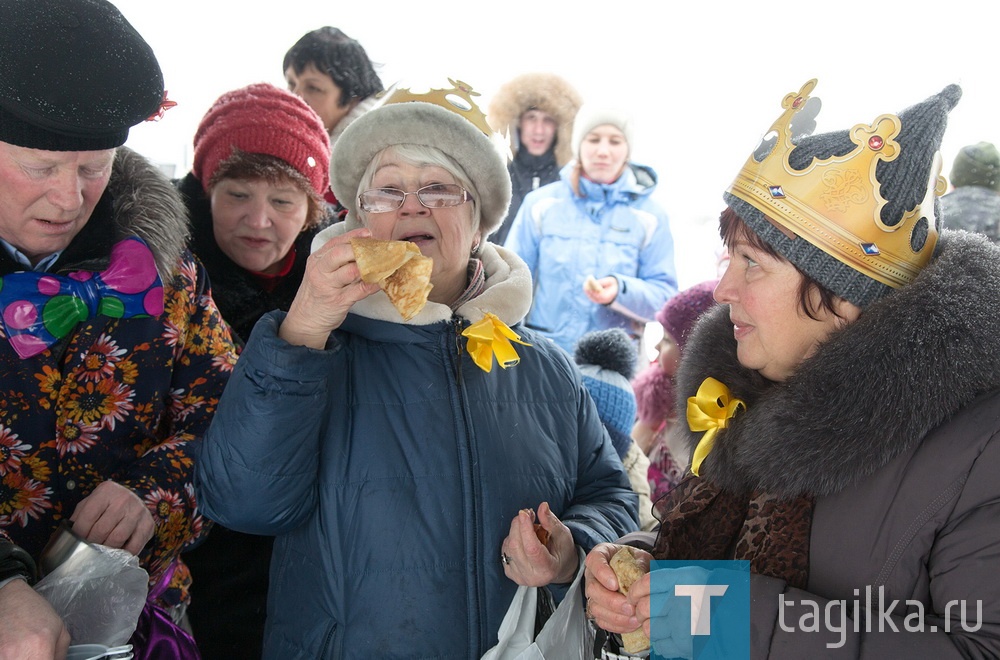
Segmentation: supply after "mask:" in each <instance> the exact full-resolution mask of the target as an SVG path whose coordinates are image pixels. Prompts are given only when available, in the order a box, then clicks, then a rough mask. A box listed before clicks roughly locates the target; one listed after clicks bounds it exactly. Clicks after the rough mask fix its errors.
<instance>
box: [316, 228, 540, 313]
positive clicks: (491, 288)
mask: <svg viewBox="0 0 1000 660" xmlns="http://www.w3.org/2000/svg"><path fill="white" fill-rule="evenodd" d="M346 231H347V227H346V225H345V224H344V223H343V222H338V223H337V224H335V225H332V226H330V227H328V228H327V229H324V230H323V231H321V232H320V233H319V234H317V236H316V238H315V239H313V244H312V250H313V251H314V252H315V251H316V249H317V248H318V247H320V246H321V245H323V244H324V243H326V242H327V241H328V240H330V239H331V238H333V237H334V236H340V235H342V234H344V233H345V232H346ZM478 256H479V258H480V259H482V261H483V268H484V270H485V271H486V290H485V291H483V292H482V293H481V294H480V295H478V296H476V297H475V298H473V299H472V300H470V301H469V302H467V303H465V304H464V305H462V306H461V307H459V308H458V309H457V310H455V313H454V314H455V315H457V316H460V317H462V318H465V319H467V320H469V321H470V322H472V323H476V322H477V321H479V320H481V319H482V318H483V316H485V314H486V312H490V313H492V314H496V315H497V317H498V318H499V319H500V320H501V321H503V322H504V323H506V324H507V325H514V324H515V323H519V322H521V321H522V320H523V319H524V317H525V316H527V315H528V310H529V309H530V308H531V291H532V289H531V272H530V271H529V270H528V265H527V264H525V263H524V261H522V260H521V258H520V257H519V256H517V255H516V254H514V253H513V252H511V251H510V250H507V249H505V248H502V247H500V246H499V245H494V244H493V243H490V242H488V241H483V242H482V244H481V246H480V248H479V255H478ZM351 313H352V314H357V315H358V316H364V317H366V318H371V319H376V320H379V321H391V322H393V323H405V324H406V325H430V324H431V323H438V322H440V321H448V320H450V319H451V318H452V311H451V308H450V307H448V306H447V305H442V304H440V303H434V302H428V303H427V305H426V306H424V308H423V309H422V310H421V311H420V313H419V314H417V315H416V316H414V317H413V318H412V319H410V320H409V321H403V320H402V317H400V315H399V312H397V311H396V308H395V307H393V306H392V303H391V302H389V298H388V296H386V295H385V293H384V292H383V291H378V292H376V293H374V294H372V295H370V296H368V297H367V298H364V299H362V300H360V301H358V302H356V303H354V306H353V307H352V308H351Z"/></svg>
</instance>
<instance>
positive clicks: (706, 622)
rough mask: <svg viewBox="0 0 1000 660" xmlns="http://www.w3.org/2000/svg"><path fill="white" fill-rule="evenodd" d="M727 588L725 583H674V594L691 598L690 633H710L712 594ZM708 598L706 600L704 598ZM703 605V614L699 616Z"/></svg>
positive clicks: (721, 593) (724, 590)
mask: <svg viewBox="0 0 1000 660" xmlns="http://www.w3.org/2000/svg"><path fill="white" fill-rule="evenodd" d="M727 589H729V585H727V584H678V585H674V595H675V596H689V597H690V598H691V634H692V635H711V634H712V607H711V598H712V596H721V595H723V594H724V593H726V590H727ZM706 598H708V599H709V600H708V602H707V603H706V602H705V599H706ZM703 604H704V605H705V608H704V612H705V616H704V617H702V616H701V612H702V605H703Z"/></svg>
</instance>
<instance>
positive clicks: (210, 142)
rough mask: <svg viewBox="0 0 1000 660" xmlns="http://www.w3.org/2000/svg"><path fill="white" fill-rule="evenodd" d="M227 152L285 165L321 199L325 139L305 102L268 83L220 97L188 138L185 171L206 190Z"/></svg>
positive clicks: (325, 165) (327, 142) (325, 167)
mask: <svg viewBox="0 0 1000 660" xmlns="http://www.w3.org/2000/svg"><path fill="white" fill-rule="evenodd" d="M233 149H239V150H241V151H244V152H246V153H251V154H264V155H267V156H274V157H275V158H280V159H281V160H283V161H285V162H286V163H288V164H289V165H291V166H292V167H294V168H295V169H296V170H298V171H299V172H300V173H301V174H302V176H304V177H305V178H306V179H307V180H308V181H309V183H310V184H311V185H312V188H313V190H314V191H315V192H316V194H318V195H320V196H322V195H323V193H325V192H326V189H327V187H328V186H329V182H330V178H329V177H330V175H329V167H330V136H329V135H328V134H327V132H326V128H325V127H324V126H323V121H322V120H321V119H320V118H319V115H317V114H316V112H315V111H314V110H313V109H312V108H310V107H309V106H308V105H307V104H306V102H305V101H303V100H302V99H300V98H299V97H298V96H296V95H295V94H292V93H291V92H289V91H287V90H284V89H281V88H279V87H276V86H274V85H272V84H270V83H255V84H253V85H248V86H246V87H241V88H240V89H236V90H233V91H231V92H227V93H225V94H223V95H222V96H220V97H219V98H218V99H217V100H216V101H215V103H213V104H212V107H211V108H209V110H208V112H207V113H205V116H204V117H203V118H202V120H201V123H200V124H199V125H198V130H197V131H195V134H194V163H193V165H192V168H191V171H192V172H193V173H194V175H195V177H197V178H198V180H199V181H201V185H202V186H203V187H204V188H205V189H206V191H207V189H208V185H209V184H210V183H211V181H212V175H213V174H215V171H216V169H218V167H219V164H220V163H222V162H223V161H225V160H226V159H227V158H229V157H230V156H231V155H232V153H233Z"/></svg>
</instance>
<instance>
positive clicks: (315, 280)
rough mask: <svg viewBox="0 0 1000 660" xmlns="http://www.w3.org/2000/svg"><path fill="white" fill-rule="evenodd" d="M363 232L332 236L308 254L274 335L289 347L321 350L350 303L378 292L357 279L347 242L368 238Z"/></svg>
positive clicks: (368, 234)
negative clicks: (291, 299) (300, 282)
mask: <svg viewBox="0 0 1000 660" xmlns="http://www.w3.org/2000/svg"><path fill="white" fill-rule="evenodd" d="M370 236H371V232H370V231H369V230H367V229H355V230H353V231H349V232H347V233H346V234H343V235H341V236H334V237H333V238H331V239H330V240H329V241H327V242H326V243H324V244H323V246H322V247H320V248H319V249H318V250H316V251H315V252H313V253H312V254H311V255H309V259H308V260H307V261H306V271H305V274H304V275H303V276H302V284H300V285H299V290H298V292H297V293H296V294H295V299H294V300H293V301H292V304H291V306H290V307H289V309H288V315H287V316H286V317H285V320H284V321H283V322H282V324H281V328H280V329H279V330H278V335H279V336H280V337H281V338H282V339H284V340H285V341H287V342H288V343H290V344H296V345H299V346H309V347H310V348H317V349H322V348H324V347H325V346H326V341H327V338H328V337H329V336H330V333H331V332H332V331H334V330H336V329H337V328H339V327H340V324H341V323H343V322H344V319H345V318H347V312H348V311H350V309H351V307H352V306H353V305H354V303H356V302H358V301H359V300H361V299H362V298H367V297H368V296H370V295H371V294H373V293H375V292H376V291H378V290H379V287H378V284H367V283H365V282H364V281H362V280H361V271H360V270H359V269H358V264H357V262H355V260H354V250H352V249H351V239H352V238H354V237H370Z"/></svg>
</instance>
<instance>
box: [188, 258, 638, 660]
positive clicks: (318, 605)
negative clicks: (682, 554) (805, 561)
mask: <svg viewBox="0 0 1000 660" xmlns="http://www.w3.org/2000/svg"><path fill="white" fill-rule="evenodd" d="M483 260H484V264H485V267H486V272H487V274H488V277H487V283H486V285H487V289H486V291H485V292H484V293H483V294H481V295H480V296H478V297H477V298H475V299H473V300H472V301H471V302H469V303H466V304H465V305H463V306H462V307H460V308H459V309H458V311H457V312H455V313H454V314H453V313H452V312H451V310H450V309H449V308H448V307H446V306H444V305H437V304H435V303H428V305H427V307H425V308H424V310H423V311H422V312H421V313H420V314H419V315H418V316H417V317H415V318H414V319H412V320H411V321H410V322H408V323H405V324H404V323H402V322H399V316H398V314H396V313H395V312H394V311H393V310H392V308H391V306H390V305H389V304H388V299H387V298H385V296H384V294H383V293H381V292H379V293H377V294H375V295H373V296H371V297H369V298H367V299H365V300H363V301H361V302H360V303H358V304H356V305H355V307H354V308H353V310H352V314H350V315H349V316H348V318H347V319H346V321H345V322H344V324H343V325H342V326H341V327H340V328H339V329H338V330H336V331H335V332H334V333H333V334H331V336H330V339H329V342H328V344H327V348H326V350H322V351H319V350H313V349H309V348H305V347H301V346H291V345H289V344H287V343H285V342H284V341H283V340H281V339H280V338H279V337H278V336H277V330H278V327H279V325H280V323H281V321H282V318H283V315H282V314H281V313H279V312H274V313H272V314H270V315H268V316H265V317H264V318H263V319H262V320H261V322H260V323H259V324H258V325H257V327H256V328H255V330H254V332H253V334H252V335H251V338H250V341H249V342H248V344H247V346H246V349H245V350H244V352H243V354H242V356H241V357H240V360H239V362H238V364H237V367H236V372H235V373H234V374H233V377H232V379H231V381H230V383H231V385H230V387H229V388H228V389H227V390H226V393H225V395H224V396H223V398H222V401H221V402H220V406H219V411H218V413H217V415H216V417H215V420H214V422H213V424H212V426H211V429H210V430H209V432H208V435H207V437H206V439H205V443H204V448H203V453H202V456H201V459H200V462H199V465H198V469H197V495H198V501H199V504H200V505H201V506H202V507H203V509H204V512H205V513H206V515H208V516H209V517H211V518H212V519H214V520H218V521H220V522H221V523H222V524H224V525H225V526H227V527H230V528H233V529H236V530H240V531H245V532H250V533H257V534H272V535H276V536H277V540H276V543H275V550H274V558H273V560H272V564H271V590H270V594H269V601H268V613H267V628H266V632H265V641H264V646H265V651H264V655H265V657H266V658H340V657H369V658H397V657H411V658H412V657H435V658H445V657H451V658H478V657H479V656H480V655H481V654H482V653H483V652H484V651H485V650H486V649H487V648H488V647H490V646H491V645H493V644H495V643H496V640H497V632H498V629H499V626H500V622H501V620H502V618H503V616H504V613H505V612H506V610H507V607H508V605H509V603H510V601H511V599H512V597H513V594H514V591H515V590H516V585H515V584H514V582H512V581H511V580H510V579H508V578H507V577H506V576H505V574H504V571H503V567H502V565H501V562H500V548H501V544H502V542H503V539H504V538H505V537H506V536H507V535H508V533H509V532H510V524H511V521H512V519H513V518H514V517H515V516H516V515H517V512H518V511H519V510H520V509H522V508H527V507H530V508H534V509H536V510H537V508H538V506H539V504H540V503H541V502H549V504H550V505H551V507H552V509H553V511H554V512H555V513H556V515H557V516H559V518H560V519H561V520H562V521H563V522H564V523H565V524H566V525H567V526H568V527H569V528H570V530H571V531H572V534H573V538H574V540H575V541H576V543H577V544H578V545H579V546H581V547H583V548H584V549H589V548H591V547H592V546H594V545H595V544H596V543H598V542H601V541H607V540H613V539H616V538H617V537H619V536H620V535H622V534H623V533H625V532H627V531H629V530H633V529H636V527H637V523H636V498H635V495H634V494H633V493H632V491H631V490H630V487H629V482H628V478H627V477H626V474H625V472H624V470H623V468H622V465H621V461H620V460H619V459H618V456H617V454H616V453H615V450H614V448H613V447H612V445H611V442H610V440H609V439H608V437H607V435H606V433H605V431H604V429H603V426H602V425H601V422H600V420H599V418H598V416H597V410H596V408H595V407H594V404H593V402H592V400H591V399H590V397H589V395H588V394H587V392H586V389H585V388H584V387H583V386H582V384H581V381H580V379H579V376H578V372H577V370H576V367H575V366H574V365H573V364H572V363H571V362H570V361H569V359H568V358H567V356H566V355H565V354H564V353H562V352H561V351H559V350H558V349H556V348H555V347H553V346H551V345H550V344H549V343H548V342H546V341H545V340H544V339H543V338H542V337H540V336H539V335H537V334H535V333H532V332H530V331H528V330H526V329H524V328H522V327H521V326H519V325H516V323H515V321H516V318H512V316H517V310H518V309H522V308H523V309H524V310H526V309H527V300H528V299H530V298H527V297H528V296H530V277H529V276H528V274H527V271H526V269H525V267H524V264H523V263H522V262H521V261H520V260H519V259H517V257H516V256H515V255H513V254H512V253H509V252H506V251H504V250H503V249H502V248H496V247H494V246H493V245H491V244H484V247H483ZM484 311H493V312H494V313H496V314H497V315H498V316H499V317H500V318H501V319H502V320H504V321H505V322H507V323H509V324H511V325H513V329H514V331H515V332H517V333H519V334H521V335H522V339H523V340H525V341H527V342H529V343H530V344H532V345H531V346H530V347H529V346H521V345H516V349H517V352H518V354H519V355H520V357H521V360H520V363H519V364H518V365H516V366H514V367H511V368H508V369H501V368H499V367H498V366H496V365H494V368H493V370H492V372H490V373H486V372H485V371H483V370H481V369H480V368H479V367H477V366H476V365H475V364H474V363H473V362H472V360H471V358H470V357H469V354H468V352H467V350H466V340H465V338H464V337H462V335H461V331H462V330H463V329H464V328H465V327H467V326H468V325H469V323H470V322H474V321H478V320H479V319H480V318H481V317H482V315H483V312H484ZM520 313H521V315H523V311H522V312H520ZM393 314H395V320H391V319H392V315H393Z"/></svg>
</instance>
